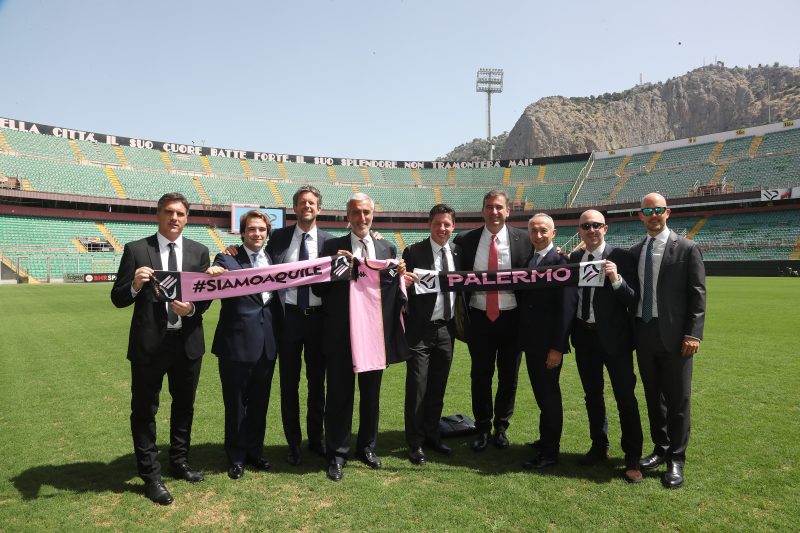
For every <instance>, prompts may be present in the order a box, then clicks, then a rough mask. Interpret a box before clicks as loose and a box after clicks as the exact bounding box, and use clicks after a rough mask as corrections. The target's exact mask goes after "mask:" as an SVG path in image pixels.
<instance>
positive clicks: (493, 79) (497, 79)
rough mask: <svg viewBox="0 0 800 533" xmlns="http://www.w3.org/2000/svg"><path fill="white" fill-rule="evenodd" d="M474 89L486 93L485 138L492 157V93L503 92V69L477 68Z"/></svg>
mask: <svg viewBox="0 0 800 533" xmlns="http://www.w3.org/2000/svg"><path fill="white" fill-rule="evenodd" d="M475 91H476V92H479V93H486V102H487V106H486V109H487V121H486V124H487V133H486V140H487V141H489V159H494V144H493V143H492V93H501V92H503V69H501V68H480V69H478V79H477V81H476V82H475Z"/></svg>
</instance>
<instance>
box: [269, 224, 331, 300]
mask: <svg viewBox="0 0 800 533" xmlns="http://www.w3.org/2000/svg"><path fill="white" fill-rule="evenodd" d="M296 227H297V224H292V225H291V226H285V227H283V228H280V229H276V230H275V231H273V232H272V233H271V234H270V236H269V241H268V242H267V253H268V254H269V256H270V257H271V258H272V260H273V261H274V262H275V264H282V263H286V262H288V261H287V259H286V253H287V252H288V251H289V245H290V244H291V243H292V237H294V230H295V228H296ZM333 238H334V236H333V235H332V234H330V233H328V232H327V231H323V230H321V229H320V228H319V226H317V254H318V255H319V256H320V257H322V247H323V245H324V244H325V242H326V241H327V240H328V239H333ZM278 296H279V297H280V299H281V304H282V305H285V304H286V290H285V289H284V290H281V291H278Z"/></svg>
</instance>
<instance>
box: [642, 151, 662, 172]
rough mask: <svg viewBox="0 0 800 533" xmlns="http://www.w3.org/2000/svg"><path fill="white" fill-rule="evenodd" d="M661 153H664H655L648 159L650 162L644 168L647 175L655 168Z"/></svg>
mask: <svg viewBox="0 0 800 533" xmlns="http://www.w3.org/2000/svg"><path fill="white" fill-rule="evenodd" d="M663 153H664V152H656V153H654V154H653V157H652V158H650V161H649V162H648V163H647V166H646V167H645V171H646V172H647V173H648V174H649V173H651V172H652V171H653V169H654V168H655V167H656V163H658V160H659V159H661V154H663Z"/></svg>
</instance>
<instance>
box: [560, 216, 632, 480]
mask: <svg viewBox="0 0 800 533" xmlns="http://www.w3.org/2000/svg"><path fill="white" fill-rule="evenodd" d="M607 231H608V226H607V225H606V222H605V218H604V217H603V215H602V213H600V212H599V211H595V210H594V209H590V210H588V211H584V212H583V213H582V214H581V217H580V221H579V224H578V233H579V234H580V237H581V240H582V241H583V245H584V249H583V250H576V251H575V252H573V253H572V254H571V255H570V258H569V259H570V263H580V262H584V261H587V262H588V261H599V260H604V261H605V263H604V270H605V275H606V279H605V283H604V285H603V286H602V287H582V288H581V289H580V290H579V291H578V304H577V317H576V320H575V323H574V325H573V328H572V346H574V347H575V362H576V363H577V366H578V374H579V375H580V378H581V383H582V384H583V391H584V393H585V400H586V412H587V414H588V416H589V436H590V437H591V439H592V447H591V448H590V449H589V451H588V452H587V453H586V455H584V456H583V457H582V458H581V460H580V462H581V464H584V465H592V464H596V463H599V462H601V461H604V460H606V459H607V458H608V419H607V418H606V406H605V399H604V398H603V388H604V378H603V367H604V366H605V368H607V369H608V376H609V378H610V379H611V388H612V389H613V391H614V399H615V400H616V402H617V409H618V410H619V423H620V430H621V433H622V438H621V445H622V451H623V452H624V453H625V473H624V478H625V481H627V482H629V483H639V482H641V481H642V473H641V470H640V468H639V460H640V459H641V457H642V441H643V436H642V422H641V419H640V418H639V404H638V402H637V401H636V395H635V394H634V388H635V387H636V375H635V374H634V373H633V323H632V322H633V314H632V310H633V309H635V307H636V302H637V298H638V295H637V289H638V281H637V280H636V267H635V265H634V260H633V257H632V256H631V254H630V253H628V251H627V250H623V249H621V248H614V247H612V246H610V245H608V244H607V243H606V242H605V234H606V232H607Z"/></svg>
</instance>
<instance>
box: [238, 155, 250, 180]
mask: <svg viewBox="0 0 800 533" xmlns="http://www.w3.org/2000/svg"><path fill="white" fill-rule="evenodd" d="M239 161H241V162H242V168H243V169H244V175H245V176H247V177H248V178H252V177H253V171H252V170H250V165H249V164H248V163H247V159H240V160H239Z"/></svg>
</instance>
